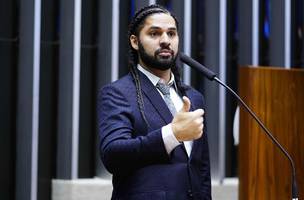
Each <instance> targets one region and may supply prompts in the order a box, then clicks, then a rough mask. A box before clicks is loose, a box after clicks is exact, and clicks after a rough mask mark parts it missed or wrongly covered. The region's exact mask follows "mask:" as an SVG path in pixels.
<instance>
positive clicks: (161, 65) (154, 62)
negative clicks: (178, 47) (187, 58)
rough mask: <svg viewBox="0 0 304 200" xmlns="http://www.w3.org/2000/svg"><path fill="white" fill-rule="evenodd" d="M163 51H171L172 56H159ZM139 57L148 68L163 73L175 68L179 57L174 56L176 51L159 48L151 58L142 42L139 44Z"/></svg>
mask: <svg viewBox="0 0 304 200" xmlns="http://www.w3.org/2000/svg"><path fill="white" fill-rule="evenodd" d="M162 50H166V51H170V54H171V56H166V57H165V56H161V55H159V54H160V53H161V51H162ZM138 55H139V57H140V58H141V60H142V62H143V63H144V64H145V65H146V66H147V67H151V68H154V69H159V70H162V71H165V70H168V69H170V68H171V67H173V66H174V65H175V61H176V57H177V56H176V55H174V51H173V50H171V49H169V48H159V49H157V50H156V51H155V52H154V56H151V55H149V54H148V53H147V52H146V50H145V48H144V47H143V46H142V44H141V42H140V41H139V42H138Z"/></svg>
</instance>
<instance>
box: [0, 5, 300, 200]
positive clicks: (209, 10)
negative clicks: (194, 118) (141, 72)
mask: <svg viewBox="0 0 304 200" xmlns="http://www.w3.org/2000/svg"><path fill="white" fill-rule="evenodd" d="M153 3H158V4H161V5H163V6H164V7H166V8H167V9H169V10H170V11H172V12H173V13H174V14H175V15H176V16H177V18H178V20H179V22H180V30H179V32H180V39H181V40H180V47H181V51H183V52H185V53H186V54H188V55H191V56H192V57H193V58H195V59H196V60H198V61H199V62H201V63H203V64H204V65H205V66H207V67H208V68H210V69H211V70H213V71H214V72H216V73H217V74H218V77H219V78H220V79H222V80H223V81H224V82H226V83H227V84H228V85H230V86H231V87H232V88H233V89H235V90H236V91H237V90H238V87H237V85H238V68H239V67H242V66H248V65H253V66H257V65H260V66H278V67H282V68H287V69H290V68H304V40H303V31H304V3H303V0H294V1H285V0H83V1H82V0H10V1H5V0H1V1H0V63H1V66H0V91H1V98H0V112H1V115H0V118H1V119H0V133H1V139H0V154H1V165H0V198H1V199H3V200H5V199H18V200H19V199H31V200H36V199H42V200H48V199H52V180H55V179H56V180H77V179H80V178H93V177H100V178H103V179H110V178H111V177H110V175H109V174H108V173H107V172H106V171H105V169H104V168H103V166H102V164H101V162H100V160H99V155H98V151H97V141H98V140H97V122H96V100H97V93H98V90H99V89H100V88H101V87H102V86H103V85H104V84H107V83H109V82H111V81H114V80H116V79H118V78H119V77H121V76H123V75H125V74H126V73H128V66H127V60H128V57H127V56H128V52H127V45H128V43H127V42H128V38H127V30H128V23H129V21H130V19H131V18H132V16H133V15H134V13H135V12H136V10H137V9H138V8H140V7H142V6H145V5H149V4H153ZM182 74H183V80H184V81H185V82H186V83H188V84H191V85H192V86H193V87H195V88H196V89H198V90H199V91H201V92H202V93H203V94H204V95H205V97H206V104H207V109H206V113H207V122H206V123H207V127H208V137H209V146H210V154H211V155H210V159H211V167H212V169H211V170H212V179H213V181H214V182H217V183H219V184H221V183H223V182H224V181H225V180H227V179H229V178H234V180H236V181H237V177H238V155H237V149H238V128H237V127H238V123H237V121H235V122H234V117H235V111H236V107H237V104H236V101H235V100H233V99H232V98H231V96H230V95H229V94H226V92H225V91H224V90H223V89H222V88H220V87H218V86H217V84H215V83H213V82H209V81H208V80H206V79H205V78H203V77H202V76H201V75H200V74H198V73H197V72H196V71H193V70H190V69H189V68H188V67H187V66H185V67H184V68H183V69H182ZM234 123H235V129H233V124H234Z"/></svg>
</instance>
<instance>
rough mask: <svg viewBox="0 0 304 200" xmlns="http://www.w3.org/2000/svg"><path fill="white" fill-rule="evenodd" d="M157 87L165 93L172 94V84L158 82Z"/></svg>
mask: <svg viewBox="0 0 304 200" xmlns="http://www.w3.org/2000/svg"><path fill="white" fill-rule="evenodd" d="M156 87H157V88H158V89H159V90H160V92H161V93H162V94H163V95H170V86H169V85H166V84H165V83H162V82H158V83H157V84H156Z"/></svg>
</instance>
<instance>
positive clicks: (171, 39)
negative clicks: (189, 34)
mask: <svg viewBox="0 0 304 200" xmlns="http://www.w3.org/2000/svg"><path fill="white" fill-rule="evenodd" d="M136 39H137V41H136V42H137V43H136V44H135V47H134V46H133V45H132V46H133V48H135V49H136V50H138V55H139V63H140V64H142V65H143V66H145V67H148V68H155V69H160V70H167V69H169V68H171V67H172V66H173V65H174V64H175V59H176V55H177V52H178V42H179V38H178V33H177V28H176V24H175V20H174V19H173V17H172V16H170V15H168V14H164V13H158V14H153V15H151V16H148V17H147V18H146V20H145V23H144V26H143V28H142V29H141V31H140V33H139V38H136Z"/></svg>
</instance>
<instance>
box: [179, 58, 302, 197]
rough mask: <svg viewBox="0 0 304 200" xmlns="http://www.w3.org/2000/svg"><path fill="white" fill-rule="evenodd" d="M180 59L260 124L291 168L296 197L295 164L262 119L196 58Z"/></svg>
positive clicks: (293, 194)
mask: <svg viewBox="0 0 304 200" xmlns="http://www.w3.org/2000/svg"><path fill="white" fill-rule="evenodd" d="M179 56H180V60H181V61H182V62H184V63H185V64H187V65H189V66H190V67H193V68H194V69H196V70H198V71H200V72H201V73H203V75H204V76H206V77H207V78H208V79H209V80H211V81H213V80H215V81H216V82H217V83H219V84H220V85H222V86H223V87H224V88H226V89H227V90H228V91H229V92H230V93H231V94H232V95H233V96H234V97H236V98H237V100H238V101H239V103H241V105H242V106H243V107H244V108H245V109H246V110H247V111H248V112H249V114H250V115H251V116H252V117H253V118H254V120H255V121H256V122H257V123H258V124H259V125H260V127H261V128H262V129H263V130H264V131H265V133H266V135H267V136H268V137H269V138H270V139H271V141H272V142H273V143H274V144H275V145H276V146H277V147H278V148H279V149H280V151H281V152H282V153H283V154H284V155H285V156H286V157H287V158H288V160H289V162H290V165H291V168H292V200H297V199H298V187H297V181H296V169H295V164H294V162H293V160H292V158H291V156H290V155H289V154H288V152H287V151H286V150H285V149H284V148H283V147H282V145H281V144H280V143H279V142H278V141H277V140H276V139H275V137H274V136H273V135H272V134H271V132H270V131H269V130H268V129H267V128H266V126H265V125H264V124H263V123H262V121H261V120H260V119H259V118H258V117H257V116H256V114H255V113H254V112H253V111H252V110H251V109H250V108H249V106H247V104H246V103H245V102H244V101H243V100H242V98H241V97H240V96H239V95H238V94H237V93H236V92H234V91H233V90H232V89H231V88H230V87H229V86H227V85H226V84H225V83H223V82H222V81H221V80H220V79H218V78H217V77H216V74H215V73H214V72H212V71H211V70H209V69H208V68H206V67H205V66H203V65H202V64H200V63H199V62H197V61H196V60H194V59H192V58H190V57H189V56H187V55H185V54H183V53H180V54H179Z"/></svg>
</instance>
